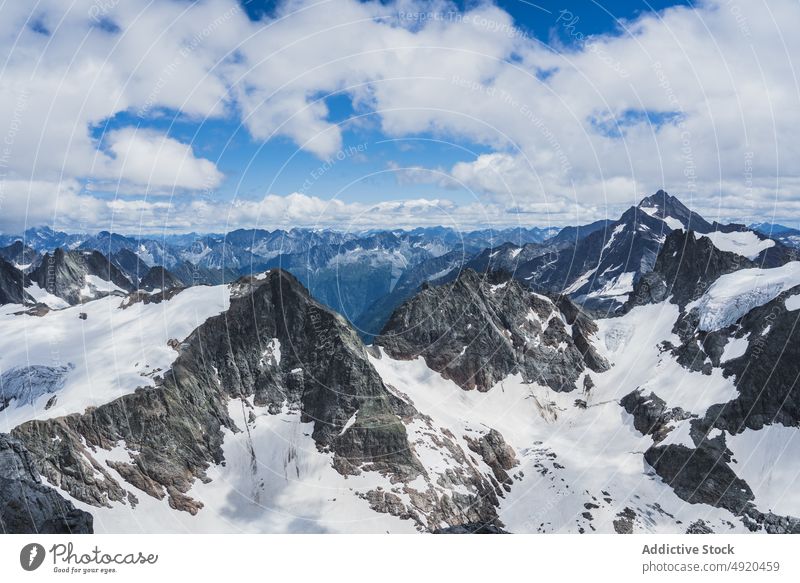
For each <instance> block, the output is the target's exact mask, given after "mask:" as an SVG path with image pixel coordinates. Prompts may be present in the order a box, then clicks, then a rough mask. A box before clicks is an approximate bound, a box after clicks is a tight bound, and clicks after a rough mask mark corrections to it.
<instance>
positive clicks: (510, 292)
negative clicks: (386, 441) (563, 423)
mask: <svg viewBox="0 0 800 583" xmlns="http://www.w3.org/2000/svg"><path fill="white" fill-rule="evenodd" d="M594 331H595V328H594V324H593V323H592V322H591V320H589V319H588V318H586V317H585V316H584V315H583V314H582V313H581V312H580V310H579V309H578V308H577V307H576V306H574V305H573V304H572V303H571V302H570V301H569V300H568V299H566V298H558V299H556V300H555V301H553V300H551V299H550V298H547V297H544V296H540V295H538V294H534V293H531V292H529V291H527V290H525V289H523V288H522V286H521V285H520V284H519V282H517V281H516V280H513V279H509V278H505V279H502V278H500V279H493V278H492V277H489V278H487V279H484V278H483V277H481V276H480V275H478V274H477V273H476V272H474V271H472V270H466V271H464V272H463V273H462V274H461V275H460V276H459V277H458V279H457V280H456V281H455V282H453V283H451V284H446V285H443V286H440V287H427V288H424V289H423V290H422V291H421V292H420V293H419V294H417V295H416V296H415V297H414V298H413V299H412V300H410V301H408V302H406V303H405V304H404V305H403V306H401V307H400V308H399V309H398V310H397V311H396V312H395V313H394V314H393V315H392V317H391V318H390V319H389V321H388V322H387V324H386V326H385V327H384V329H383V331H382V332H381V334H380V336H379V337H378V338H377V339H376V344H378V345H379V346H381V347H382V348H383V349H384V350H385V351H386V353H387V354H389V355H390V356H391V357H392V358H395V359H406V360H408V359H414V358H417V357H418V356H422V357H423V358H424V359H425V362H426V363H427V365H428V366H429V367H430V368H431V369H433V370H436V371H438V372H441V373H442V374H443V376H444V377H445V378H449V379H453V380H454V381H455V382H456V383H457V384H458V385H459V386H461V387H463V388H465V389H473V388H477V389H479V390H482V391H486V390H489V389H490V388H491V387H492V386H494V385H495V383H497V382H498V381H500V380H502V379H504V378H505V377H507V376H508V375H513V374H521V375H522V378H523V379H524V380H525V381H528V382H538V383H540V384H542V385H545V386H549V387H550V388H551V389H553V390H555V391H571V390H574V389H575V388H576V384H575V383H576V381H577V379H578V377H579V376H580V374H581V373H582V372H583V370H584V369H585V368H586V367H587V366H588V367H589V368H591V369H593V370H596V371H602V370H605V368H606V367H607V364H606V363H605V361H604V360H603V359H602V358H601V357H600V356H599V355H598V354H597V353H596V352H595V351H594V349H593V348H592V346H591V344H590V343H589V340H588V337H589V336H590V335H591V334H593V333H594Z"/></svg>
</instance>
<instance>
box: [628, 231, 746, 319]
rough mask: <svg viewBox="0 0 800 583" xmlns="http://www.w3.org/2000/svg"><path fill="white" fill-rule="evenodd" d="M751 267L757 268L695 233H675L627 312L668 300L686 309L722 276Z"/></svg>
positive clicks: (636, 293) (631, 300)
mask: <svg viewBox="0 0 800 583" xmlns="http://www.w3.org/2000/svg"><path fill="white" fill-rule="evenodd" d="M751 267H755V263H754V262H752V261H750V260H749V259H747V258H746V257H742V256H741V255H737V254H735V253H731V252H727V251H722V250H720V249H718V248H717V247H716V246H715V245H714V244H713V243H712V242H711V239H709V238H707V237H700V238H699V239H698V237H697V235H696V234H695V233H694V232H693V231H688V232H687V231H683V230H677V231H673V232H672V233H670V234H669V235H668V236H667V238H666V240H665V241H664V246H663V249H662V251H661V253H660V254H659V256H658V259H657V260H656V263H655V265H654V267H653V270H652V271H651V272H649V273H646V274H644V275H643V276H642V277H641V279H640V280H639V281H638V282H637V283H636V287H635V289H634V293H633V294H632V295H631V297H630V299H629V300H628V302H627V304H626V309H630V308H631V307H633V306H636V305H645V304H649V303H655V302H662V301H664V300H666V299H667V298H670V299H671V301H672V302H674V303H677V304H678V305H680V306H685V305H686V304H687V303H689V302H690V301H692V300H695V299H697V298H699V297H700V296H701V295H702V294H703V293H704V292H705V291H706V290H707V289H708V288H709V287H710V285H711V284H712V283H713V282H714V281H715V280H716V279H717V278H718V277H720V276H721V275H725V274H727V273H732V272H734V271H738V270H739V269H746V268H751Z"/></svg>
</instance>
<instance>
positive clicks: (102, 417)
mask: <svg viewBox="0 0 800 583" xmlns="http://www.w3.org/2000/svg"><path fill="white" fill-rule="evenodd" d="M179 350H180V355H179V356H178V358H177V360H176V361H175V362H174V364H173V366H172V368H171V369H170V370H169V371H167V372H166V373H165V374H164V378H163V383H162V384H161V385H159V386H157V387H155V388H150V389H139V390H137V391H136V392H135V393H133V394H129V395H125V396H123V397H121V398H119V399H117V400H115V401H112V402H110V403H107V404H105V405H102V406H99V407H97V408H94V409H89V410H87V411H86V413H84V414H81V415H78V414H76V415H69V416H67V417H63V418H58V419H50V420H46V421H30V422H27V423H24V424H22V425H20V426H18V427H17V428H15V429H14V432H13V433H14V435H15V436H16V437H17V438H19V439H20V440H21V441H23V442H24V443H25V444H26V446H27V447H28V448H29V449H30V451H31V452H32V455H33V457H34V459H35V463H36V466H37V468H38V469H39V470H40V471H41V472H42V473H43V474H44V475H45V476H46V477H47V478H48V480H49V481H50V482H51V483H53V484H56V485H58V486H59V487H60V488H62V489H63V490H65V491H66V492H68V493H69V494H70V495H71V496H73V497H75V498H76V499H78V500H81V501H83V502H86V503H88V504H92V505H96V506H108V505H112V504H113V505H115V504H124V503H131V504H135V503H136V500H137V494H135V493H134V491H133V490H134V489H138V490H141V491H143V492H145V493H146V494H148V495H150V496H154V497H156V498H159V499H163V498H167V499H168V501H169V504H170V506H171V507H173V508H175V509H179V510H185V511H187V512H190V513H196V512H198V511H199V510H200V509H201V508H202V504H201V503H200V502H199V501H197V500H194V499H192V498H191V497H190V496H188V495H187V492H188V491H189V489H190V488H191V486H192V484H193V482H194V481H195V479H200V480H204V481H205V480H207V479H208V477H207V475H206V471H207V469H208V468H209V466H210V465H212V464H222V463H223V462H224V461H225V460H224V455H223V450H222V443H223V439H224V432H223V429H224V430H229V431H232V432H239V431H240V428H239V427H238V426H237V423H236V422H234V420H233V419H232V418H231V416H230V414H229V409H228V402H229V401H230V400H231V399H241V400H242V403H243V407H257V408H261V410H264V409H268V410H269V411H270V412H274V414H278V413H280V412H281V411H282V410H284V411H285V410H287V409H288V410H290V411H297V412H299V414H300V421H301V422H303V423H306V422H312V421H313V432H312V435H311V437H312V438H313V440H314V442H315V443H316V445H317V447H318V449H319V450H320V451H321V452H329V453H331V454H333V466H334V468H335V469H336V470H337V471H338V472H339V473H340V474H345V475H347V474H358V473H360V472H364V471H375V472H379V473H381V474H382V475H384V476H387V477H389V479H390V480H391V482H392V483H395V482H396V483H401V482H405V483H409V482H411V481H413V480H415V479H416V478H418V477H420V476H422V477H423V480H424V481H426V482H427V483H429V484H433V485H432V486H431V487H427V488H426V489H422V490H416V489H412V488H406V493H407V495H408V496H412V497H413V499H414V500H415V501H416V503H417V504H418V506H417V507H416V509H413V508H411V507H409V506H407V505H406V504H404V503H403V502H401V501H400V499H399V498H398V497H397V496H396V495H395V494H393V493H391V492H386V491H383V490H381V489H377V490H373V491H371V492H369V493H368V494H367V495H366V499H367V500H368V501H369V503H370V505H371V506H372V507H373V508H374V509H375V510H377V511H379V512H388V513H391V514H394V515H396V516H401V517H404V518H409V519H412V520H414V521H415V522H416V523H417V524H419V525H420V528H431V529H433V528H438V526H439V525H441V524H442V523H445V524H449V525H453V526H455V525H459V524H462V523H464V522H469V523H481V524H486V525H496V526H500V524H499V521H498V520H497V514H496V510H495V507H496V504H497V494H496V492H495V488H494V486H493V484H492V482H491V480H490V479H489V477H487V476H486V475H484V474H482V473H481V472H479V471H478V470H477V469H476V468H475V467H474V465H473V464H472V463H471V462H470V461H469V459H468V456H467V455H466V453H465V452H464V451H463V450H462V449H461V448H460V447H459V446H458V444H456V443H455V441H454V440H453V439H452V438H450V437H448V436H446V435H440V436H438V437H437V439H438V440H439V442H438V443H439V445H440V446H441V447H442V448H445V449H446V450H448V451H450V452H451V455H452V457H453V459H456V460H460V461H459V462H458V463H459V464H460V469H459V470H458V472H451V471H450V470H448V472H449V473H448V474H447V476H442V477H437V476H436V475H434V474H431V475H429V474H428V472H429V471H430V470H426V468H424V467H423V466H422V464H421V463H420V461H419V459H418V458H417V456H416V454H415V448H414V446H412V444H410V443H409V438H408V433H407V429H406V427H407V426H406V423H408V422H411V421H412V420H413V421H415V422H417V423H419V424H423V425H424V424H428V423H429V421H428V420H426V419H425V418H424V417H423V416H420V415H418V413H417V411H416V409H415V408H414V406H413V405H412V404H411V403H410V402H408V401H406V400H404V399H402V398H400V397H398V396H396V395H395V393H394V392H393V391H390V390H389V389H388V388H387V387H386V386H385V385H384V383H383V381H382V379H381V377H380V376H379V374H378V373H377V371H376V370H375V368H374V367H373V366H372V364H371V363H370V361H369V359H368V356H367V352H366V349H365V347H364V345H363V344H362V343H361V341H360V340H359V338H358V336H357V334H356V333H355V331H354V330H353V329H352V328H351V327H350V326H349V325H348V324H347V323H346V322H345V321H344V319H343V318H342V317H341V316H339V315H337V314H335V313H333V312H331V311H330V310H328V309H327V308H325V307H324V306H322V305H321V304H319V303H317V302H316V301H314V300H313V299H311V298H310V297H309V295H308V293H307V291H306V290H305V289H304V288H303V287H302V286H301V285H300V284H299V282H298V281H297V280H296V279H295V278H294V277H293V276H291V275H289V274H288V273H286V272H283V271H281V270H274V271H272V272H270V273H268V274H267V275H266V276H264V277H262V278H261V279H255V278H244V279H242V280H239V281H238V282H237V283H236V284H234V285H233V286H232V297H231V305H230V308H229V310H228V311H227V312H225V313H223V314H221V315H219V316H216V317H212V318H210V319H208V320H207V321H206V322H205V323H204V324H202V325H201V326H200V327H199V328H197V329H196V330H195V331H194V332H193V333H192V334H191V335H190V336H189V337H188V338H187V339H186V341H184V342H183V343H182V344H181V345H180V347H179ZM251 420H252V417H251ZM120 444H124V447H126V448H127V450H128V451H129V452H130V455H131V461H130V462H121V461H112V460H109V461H107V462H106V463H105V464H104V463H103V462H102V460H103V450H109V449H112V448H114V447H116V446H119V445H120ZM481 449H482V450H485V455H486V456H493V457H491V458H490V459H491V460H492V464H494V465H496V466H497V467H498V471H500V470H502V469H503V468H504V467H506V466H508V465H509V463H510V461H509V459H510V458H509V455H510V454H509V452H508V451H507V450H506V449H504V448H503V443H502V437H501V436H499V435H498V436H495V437H493V438H492V439H491V440H490V441H487V442H486V444H485V446H484V445H481ZM488 463H489V462H488V461H487V464H488ZM109 468H113V469H114V470H115V472H116V473H118V474H119V475H120V476H122V477H123V479H124V481H120V480H118V479H115V477H114V476H113V475H112V474H111V473H110V472H109ZM437 480H438V482H437ZM442 484H444V486H442ZM442 487H459V488H460V492H459V493H458V494H456V495H453V496H450V495H440V494H438V493H437V490H436V488H442ZM466 491H471V492H472V493H469V494H468V493H466ZM419 508H424V509H425V510H424V512H423V511H420V510H419Z"/></svg>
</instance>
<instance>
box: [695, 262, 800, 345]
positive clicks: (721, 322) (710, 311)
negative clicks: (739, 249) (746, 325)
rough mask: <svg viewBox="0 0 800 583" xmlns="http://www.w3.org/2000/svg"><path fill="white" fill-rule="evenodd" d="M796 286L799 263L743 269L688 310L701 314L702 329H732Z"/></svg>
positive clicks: (721, 279)
mask: <svg viewBox="0 0 800 583" xmlns="http://www.w3.org/2000/svg"><path fill="white" fill-rule="evenodd" d="M796 285H800V262H798V261H792V262H790V263H786V264H785V265H782V266H780V267H775V268H772V269H758V268H754V269H741V270H739V271H735V272H733V273H729V274H727V275H723V276H721V277H719V278H718V279H717V280H716V281H715V282H714V283H713V284H712V285H711V287H710V288H708V290H707V291H706V292H705V293H704V294H703V296H702V297H701V298H700V299H699V300H697V301H696V302H693V303H692V304H690V305H689V306H687V308H696V309H697V310H698V311H699V313H700V325H699V327H700V330H703V331H706V332H713V331H714V330H721V329H723V328H725V327H727V326H730V325H731V324H733V323H735V322H736V321H737V320H738V319H739V318H741V317H742V316H744V315H745V314H747V313H748V312H749V311H750V310H752V309H753V308H757V307H759V306H763V305H764V304H766V303H768V302H770V301H772V300H773V299H775V298H776V297H778V296H779V295H780V294H781V293H783V292H784V291H786V290H788V289H791V288H792V287H794V286H796Z"/></svg>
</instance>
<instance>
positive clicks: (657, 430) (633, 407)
mask: <svg viewBox="0 0 800 583" xmlns="http://www.w3.org/2000/svg"><path fill="white" fill-rule="evenodd" d="M620 405H622V407H623V408H624V409H625V410H626V411H627V412H628V413H630V414H631V415H632V416H633V426H634V427H635V428H636V430H637V431H638V432H639V433H641V434H642V435H652V436H653V440H654V441H656V442H658V441H662V440H663V439H664V438H665V437H666V436H667V434H668V433H669V432H670V431H671V428H670V427H669V423H670V422H672V421H681V420H683V419H688V418H689V417H691V414H689V413H687V412H686V411H684V410H683V409H681V408H680V407H675V408H669V407H667V404H666V402H665V401H664V400H663V399H661V398H660V397H659V396H658V395H656V394H655V393H652V392H651V393H650V394H649V395H647V396H645V395H644V394H643V393H642V391H641V390H639V389H637V390H635V391H631V392H630V393H628V394H627V395H625V396H624V397H623V398H622V399H621V400H620Z"/></svg>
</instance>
